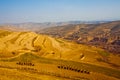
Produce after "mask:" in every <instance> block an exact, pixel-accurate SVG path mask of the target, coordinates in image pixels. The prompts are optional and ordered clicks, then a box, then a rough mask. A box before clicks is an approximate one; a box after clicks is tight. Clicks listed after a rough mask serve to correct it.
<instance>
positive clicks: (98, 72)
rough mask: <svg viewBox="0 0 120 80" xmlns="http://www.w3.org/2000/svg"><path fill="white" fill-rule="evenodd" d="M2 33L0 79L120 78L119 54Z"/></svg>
mask: <svg viewBox="0 0 120 80" xmlns="http://www.w3.org/2000/svg"><path fill="white" fill-rule="evenodd" d="M1 31H2V30H1ZM2 32H4V33H5V32H6V33H7V34H6V35H2V34H1V35H0V80H16V79H17V80H21V79H22V80H119V79H120V76H119V75H120V62H119V61H120V58H119V57H120V56H119V55H112V54H110V53H108V52H106V51H104V50H103V49H100V48H96V47H94V46H86V45H81V44H76V43H74V42H70V41H66V40H62V39H57V38H52V37H49V36H47V35H38V34H36V33H33V32H9V31H4V30H3V31H2ZM2 32H1V33H2ZM1 36H2V37H1ZM116 59H117V60H116Z"/></svg>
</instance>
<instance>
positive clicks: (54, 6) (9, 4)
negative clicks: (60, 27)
mask: <svg viewBox="0 0 120 80" xmlns="http://www.w3.org/2000/svg"><path fill="white" fill-rule="evenodd" d="M71 20H73V21H74V20H82V21H84V20H85V21H88V20H120V0H0V23H21V22H56V21H71Z"/></svg>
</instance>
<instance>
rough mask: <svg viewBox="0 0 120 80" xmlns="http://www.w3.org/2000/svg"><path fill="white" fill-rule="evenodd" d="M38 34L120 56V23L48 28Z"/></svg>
mask: <svg viewBox="0 0 120 80" xmlns="http://www.w3.org/2000/svg"><path fill="white" fill-rule="evenodd" d="M38 33H42V34H47V35H52V36H53V37H59V38H64V39H67V40H72V41H75V42H77V43H80V44H87V45H93V46H97V47H100V48H103V49H105V50H107V51H109V52H112V53H119V54H120V21H112V22H107V23H98V24H76V25H65V26H58V27H52V28H46V29H44V30H42V31H39V32H38Z"/></svg>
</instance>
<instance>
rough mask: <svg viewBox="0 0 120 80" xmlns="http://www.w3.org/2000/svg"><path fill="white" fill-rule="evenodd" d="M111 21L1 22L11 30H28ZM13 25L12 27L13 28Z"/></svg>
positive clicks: (2, 26) (3, 26)
mask: <svg viewBox="0 0 120 80" xmlns="http://www.w3.org/2000/svg"><path fill="white" fill-rule="evenodd" d="M106 22H110V21H68V22H44V23H34V22H28V23H16V24H14V23H11V24H10V23H6V24H1V25H0V26H1V28H3V29H10V30H25V31H26V30H27V31H39V30H41V29H45V28H49V27H56V26H64V25H70V24H99V23H106ZM11 27H12V28H11Z"/></svg>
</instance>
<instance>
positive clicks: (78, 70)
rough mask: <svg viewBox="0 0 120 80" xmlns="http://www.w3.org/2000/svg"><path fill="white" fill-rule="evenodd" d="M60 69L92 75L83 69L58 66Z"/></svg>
mask: <svg viewBox="0 0 120 80" xmlns="http://www.w3.org/2000/svg"><path fill="white" fill-rule="evenodd" d="M57 67H58V68H59V69H66V70H71V71H75V72H80V73H86V74H90V72H89V71H87V70H83V69H76V68H72V67H68V66H62V65H61V66H57Z"/></svg>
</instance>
